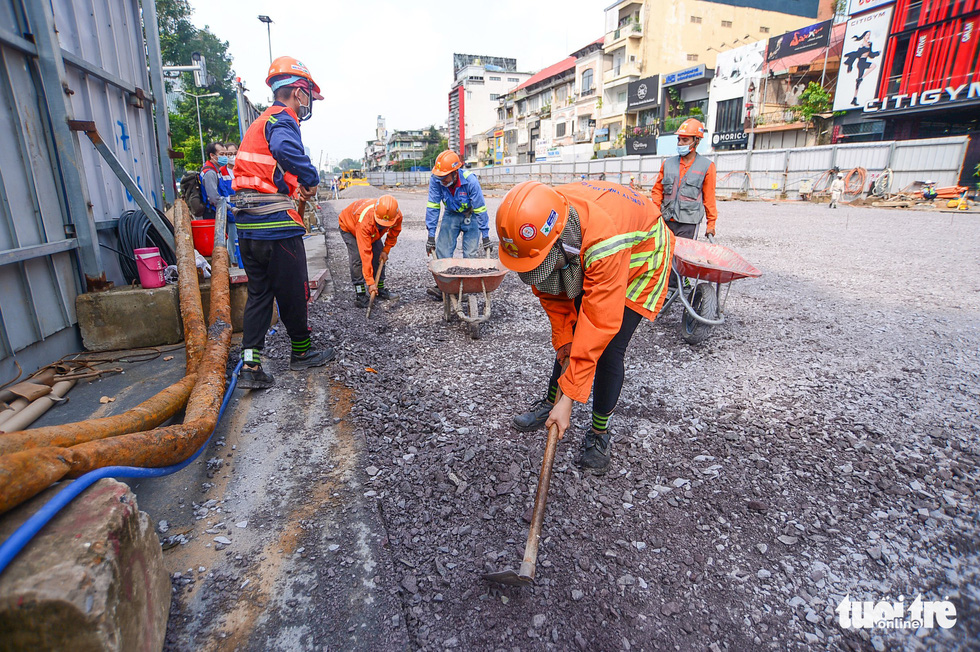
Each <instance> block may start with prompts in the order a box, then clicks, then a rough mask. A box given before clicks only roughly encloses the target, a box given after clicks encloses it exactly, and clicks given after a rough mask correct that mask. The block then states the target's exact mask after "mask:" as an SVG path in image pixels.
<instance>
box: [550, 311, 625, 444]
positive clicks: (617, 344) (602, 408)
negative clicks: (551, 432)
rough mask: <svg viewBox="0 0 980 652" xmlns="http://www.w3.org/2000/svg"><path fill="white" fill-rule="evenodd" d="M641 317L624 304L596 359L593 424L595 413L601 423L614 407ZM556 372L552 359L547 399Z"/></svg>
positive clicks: (555, 385)
mask: <svg viewBox="0 0 980 652" xmlns="http://www.w3.org/2000/svg"><path fill="white" fill-rule="evenodd" d="M579 305H580V304H579V302H578V301H576V307H578V306H579ZM641 319H643V316H642V315H641V314H640V313H638V312H636V311H635V310H633V309H631V308H629V307H626V308H624V309H623V324H622V326H620V327H619V332H618V333H616V335H615V337H613V338H612V340H611V341H610V342H609V345H608V346H606V350H605V351H603V352H602V355H601V356H600V357H599V362H598V363H597V364H596V370H595V380H593V381H592V414H593V425H596V424H595V422H596V417H599V418H600V421H601V422H602V425H605V421H606V420H608V418H609V415H610V414H612V412H613V410H615V409H616V403H618V402H619V394H620V392H622V390H623V381H624V380H625V379H626V364H625V362H624V360H625V358H626V348H627V347H628V346H629V344H630V340H631V339H632V338H633V332H634V331H636V327H637V326H639V325H640V320H641ZM559 376H561V364H559V363H558V360H557V359H556V360H555V366H554V368H553V369H552V371H551V382H549V383H548V395H549V399H552V398H554V396H555V392H556V391H557V389H558V377H559ZM599 429H600V430H602V429H604V428H599Z"/></svg>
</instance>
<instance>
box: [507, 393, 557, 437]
mask: <svg viewBox="0 0 980 652" xmlns="http://www.w3.org/2000/svg"><path fill="white" fill-rule="evenodd" d="M553 407H555V406H554V405H553V404H552V403H551V401H549V400H548V399H546V398H543V399H541V400H540V401H538V402H537V403H535V404H534V405H532V406H531V409H530V410H529V411H527V412H525V413H524V414H518V415H517V416H516V417H514V419H513V423H514V427H515V428H517V429H518V430H520V431H521V432H534V431H535V430H538V429H539V428H541V427H542V426H543V425H544V422H545V421H547V420H548V415H549V414H551V408H553Z"/></svg>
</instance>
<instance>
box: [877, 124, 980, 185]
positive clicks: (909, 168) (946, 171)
mask: <svg viewBox="0 0 980 652" xmlns="http://www.w3.org/2000/svg"><path fill="white" fill-rule="evenodd" d="M917 143H918V144H917ZM967 143H968V141H967V139H966V138H965V137H964V136H953V137H949V138H933V139H930V140H927V141H900V142H896V143H895V152H894V154H893V155H892V173H893V174H894V180H893V181H892V188H893V189H894V190H900V189H902V188H904V187H905V186H907V185H909V184H911V183H913V182H914V181H926V180H930V179H931V180H932V181H935V182H936V183H937V184H938V185H939V186H940V187H943V186H955V185H956V184H957V183H958V182H959V178H960V168H961V166H962V165H963V157H964V156H965V155H966V147H967Z"/></svg>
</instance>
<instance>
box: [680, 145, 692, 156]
mask: <svg viewBox="0 0 980 652" xmlns="http://www.w3.org/2000/svg"><path fill="white" fill-rule="evenodd" d="M690 152H691V146H690V145H678V146H677V153H678V154H679V155H681V156H687V155H688V154H690Z"/></svg>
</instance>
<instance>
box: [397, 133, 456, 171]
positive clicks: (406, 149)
mask: <svg viewBox="0 0 980 652" xmlns="http://www.w3.org/2000/svg"><path fill="white" fill-rule="evenodd" d="M436 131H437V137H436V138H434V137H433V136H432V135H431V134H430V133H429V132H430V130H429V129H411V130H405V129H399V130H396V131H392V132H391V134H390V135H389V136H388V141H387V142H386V143H385V160H386V165H387V166H388V167H391V166H393V165H395V164H396V163H400V162H402V161H412V162H413V165H416V166H417V165H420V164H421V161H422V155H423V154H424V153H425V148H426V147H427V146H429V145H430V144H432V143H433V142H438V139H442V138H444V137H445V136H446V130H445V129H443V128H437V130H436Z"/></svg>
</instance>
